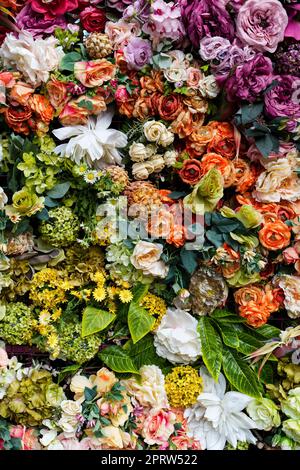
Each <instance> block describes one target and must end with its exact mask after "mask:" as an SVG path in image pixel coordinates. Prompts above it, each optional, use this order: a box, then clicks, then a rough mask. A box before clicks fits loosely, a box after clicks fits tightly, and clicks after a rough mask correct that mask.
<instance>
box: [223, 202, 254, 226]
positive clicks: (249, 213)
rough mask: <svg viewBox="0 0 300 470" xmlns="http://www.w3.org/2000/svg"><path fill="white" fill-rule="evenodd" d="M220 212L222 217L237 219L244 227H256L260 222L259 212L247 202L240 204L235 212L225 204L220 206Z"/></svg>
mask: <svg viewBox="0 0 300 470" xmlns="http://www.w3.org/2000/svg"><path fill="white" fill-rule="evenodd" d="M220 212H221V214H222V215H223V216H224V217H228V218H230V219H232V218H235V219H238V220H239V221H240V222H241V223H242V224H243V225H244V227H246V228H249V229H251V228H255V227H258V226H259V225H260V224H261V223H262V216H261V214H260V213H259V212H258V211H257V210H256V209H254V207H253V206H249V205H247V204H245V205H244V206H242V207H241V209H240V210H239V211H238V212H235V211H234V210H232V209H230V207H227V206H225V207H222V209H221V210H220Z"/></svg>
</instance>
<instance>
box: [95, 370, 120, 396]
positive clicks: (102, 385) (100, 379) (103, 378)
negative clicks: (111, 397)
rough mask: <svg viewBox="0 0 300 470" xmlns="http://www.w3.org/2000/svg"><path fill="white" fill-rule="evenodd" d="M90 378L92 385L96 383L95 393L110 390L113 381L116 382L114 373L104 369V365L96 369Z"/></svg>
mask: <svg viewBox="0 0 300 470" xmlns="http://www.w3.org/2000/svg"><path fill="white" fill-rule="evenodd" d="M90 380H91V381H92V382H93V387H94V386H95V385H96V387H97V393H99V394H100V395H103V394H104V393H107V392H110V390H111V389H112V388H113V386H114V385H115V383H117V382H118V379H117V378H116V376H115V374H114V373H113V372H111V371H110V370H108V369H106V367H102V368H101V369H100V370H98V372H97V375H92V376H91V377H90Z"/></svg>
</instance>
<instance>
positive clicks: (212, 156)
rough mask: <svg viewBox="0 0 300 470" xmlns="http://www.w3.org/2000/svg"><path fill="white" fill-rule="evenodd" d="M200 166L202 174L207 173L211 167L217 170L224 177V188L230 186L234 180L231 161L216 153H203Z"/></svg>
mask: <svg viewBox="0 0 300 470" xmlns="http://www.w3.org/2000/svg"><path fill="white" fill-rule="evenodd" d="M201 168H202V172H203V174H206V173H208V172H209V170H211V169H212V168H216V169H217V170H219V171H220V173H221V175H222V176H223V178H224V187H225V188H228V187H229V186H231V185H232V184H233V182H234V180H235V173H234V165H233V163H232V162H231V161H230V160H228V159H227V158H225V157H222V156H221V155H219V154H217V153H207V154H206V155H203V157H202V160H201Z"/></svg>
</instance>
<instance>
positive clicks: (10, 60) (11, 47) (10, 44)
mask: <svg viewBox="0 0 300 470" xmlns="http://www.w3.org/2000/svg"><path fill="white" fill-rule="evenodd" d="M58 44H59V42H58V40H57V39H56V38H54V37H53V36H50V37H48V38H46V39H41V38H37V39H34V38H33V36H32V35H31V34H30V33H29V32H28V31H23V32H21V33H20V34H19V35H18V37H16V36H15V35H14V33H10V34H7V35H6V38H5V40H4V42H3V44H2V46H1V48H0V58H2V61H3V65H4V67H11V68H15V69H17V70H18V71H19V72H21V73H22V74H23V75H24V77H25V79H26V81H27V82H29V83H30V84H31V85H33V86H34V87H37V86H40V85H41V84H42V83H45V82H46V81H47V80H48V79H49V75H50V74H49V72H51V71H53V70H55V69H57V68H58V65H59V63H60V61H61V59H62V57H63V56H64V52H63V49H62V47H60V46H59V47H57V45H58Z"/></svg>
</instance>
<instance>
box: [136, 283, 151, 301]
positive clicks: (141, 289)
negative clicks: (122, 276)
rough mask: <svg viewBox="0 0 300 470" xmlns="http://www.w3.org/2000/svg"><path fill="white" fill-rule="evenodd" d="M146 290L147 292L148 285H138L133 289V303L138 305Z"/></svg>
mask: <svg viewBox="0 0 300 470" xmlns="http://www.w3.org/2000/svg"><path fill="white" fill-rule="evenodd" d="M148 290H149V284H138V285H137V286H136V287H135V288H134V289H133V302H136V303H138V302H139V301H140V300H141V299H142V298H143V297H145V295H146V294H147V292H148Z"/></svg>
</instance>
